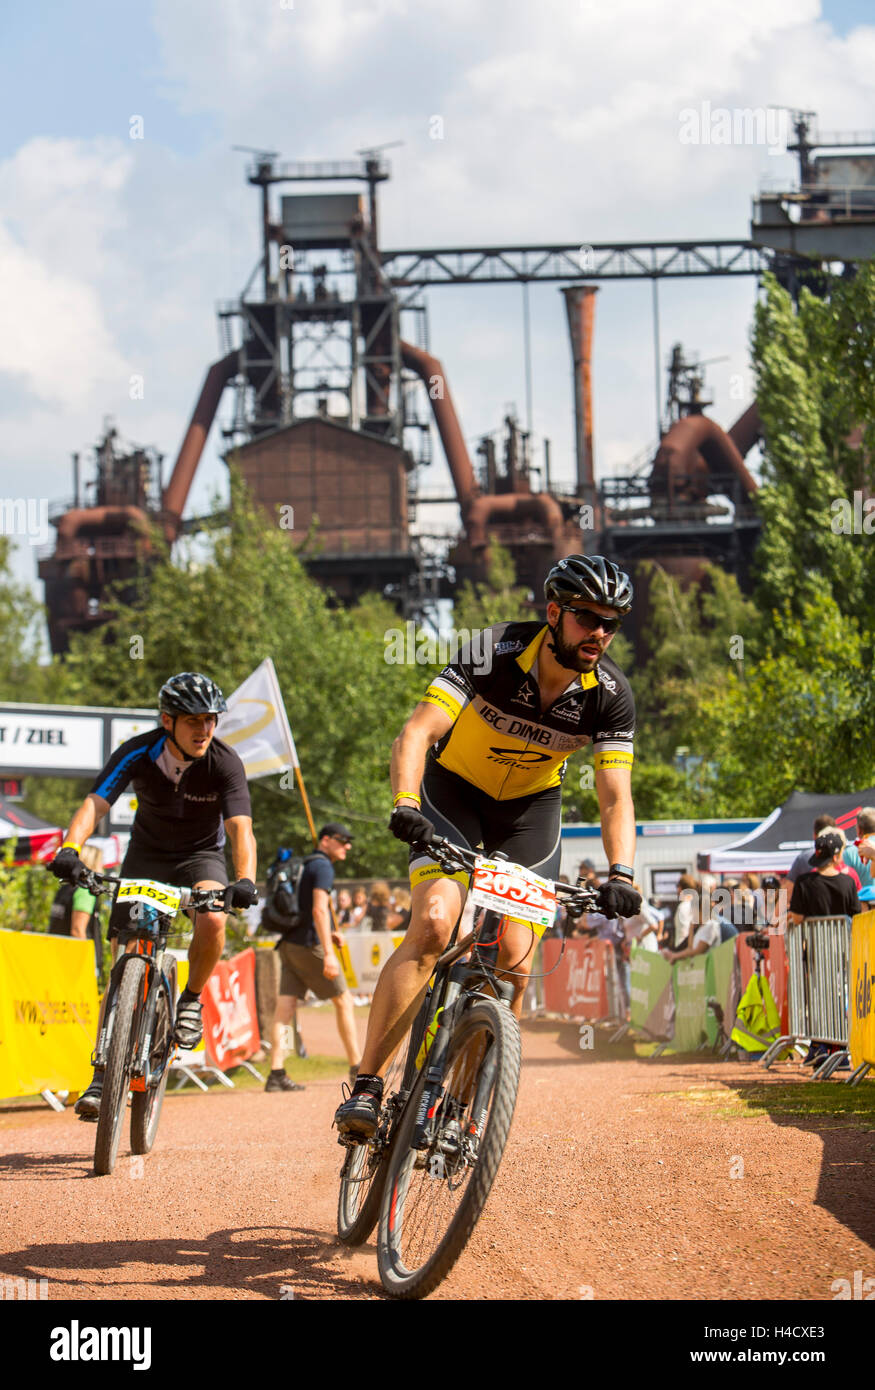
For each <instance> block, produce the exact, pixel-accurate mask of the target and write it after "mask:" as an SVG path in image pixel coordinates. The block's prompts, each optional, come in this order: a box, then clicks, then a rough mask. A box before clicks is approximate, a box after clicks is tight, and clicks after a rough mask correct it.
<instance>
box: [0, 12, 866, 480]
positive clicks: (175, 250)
mask: <svg viewBox="0 0 875 1390" xmlns="http://www.w3.org/2000/svg"><path fill="white" fill-rule="evenodd" d="M152 22H153V24H154V26H155V29H156V31H157V34H158V38H159V42H160V45H161V52H162V58H163V71H162V72H161V73H160V75H159V76H158V77H157V78H156V79H155V83H156V87H157V89H158V90H159V91H160V92H161V93H164V94H169V95H170V96H171V97H172V100H173V102H174V103H175V107H176V113H177V119H178V120H179V122H180V123H182V122H183V121H184V120H185V119H186V117H187V116H188V115H189V114H190V113H193V112H197V113H204V112H205V113H208V114H209V116H210V117H211V119H212V122H213V126H214V129H215V130H216V132H217V135H216V142H217V143H216V144H215V145H214V146H213V147H211V148H207V149H205V150H204V151H202V152H201V154H200V155H199V156H197V157H190V158H183V157H180V156H177V155H175V154H174V153H173V152H172V151H171V150H170V149H168V148H165V147H162V146H159V145H157V144H156V143H155V142H153V141H152V140H151V139H150V138H148V136H149V132H150V131H151V130H152V129H154V124H153V122H152V121H151V119H150V118H149V117H148V116H147V119H146V133H147V139H146V140H144V141H141V142H137V141H131V142H128V141H118V140H108V139H104V140H100V139H97V140H92V141H71V140H63V139H55V138H50V137H41V138H40V139H35V140H31V141H29V142H28V144H27V145H26V146H24V147H23V149H22V150H20V151H19V152H18V153H17V155H16V156H15V157H14V159H12V160H10V161H8V162H7V163H6V165H5V166H2V167H0V190H2V191H0V226H2V227H3V228H4V230H3V231H2V239H0V277H5V280H4V284H5V291H4V290H3V289H2V288H0V292H4V293H5V298H4V309H5V310H6V311H7V314H8V313H9V310H10V307H11V310H12V315H13V322H16V323H17V325H18V328H17V334H18V337H19V338H20V339H21V340H22V341H21V344H20V346H18V347H17V348H13V347H12V346H11V344H12V341H13V340H12V338H11V336H7V339H6V344H5V347H4V346H3V345H0V353H4V352H5V357H0V370H5V371H7V372H8V371H16V372H18V373H19V377H17V378H16V380H18V379H20V380H21V381H22V382H23V383H24V384H25V385H26V387H27V389H28V391H30V392H31V393H32V394H33V395H36V396H37V397H39V399H40V400H43V401H45V402H48V403H51V406H52V412H53V413H52V414H51V415H49V414H47V413H46V414H43V415H39V414H38V413H36V414H35V412H34V410H33V406H32V403H31V404H30V405H28V406H23V407H22V410H21V411H20V412H19V413H18V415H15V413H14V411H13V416H12V418H10V414H9V411H10V403H9V393H8V392H6V391H4V392H2V395H3V408H4V424H5V425H6V424H8V430H7V432H6V443H7V446H9V445H10V444H11V446H12V447H13V448H15V449H16V450H17V451H18V454H17V455H16V456H17V457H20V458H21V459H25V460H31V461H32V462H33V466H34V468H35V469H42V470H43V476H49V473H50V469H51V467H54V468H55V470H56V471H57V468H58V461H59V460H60V459H63V458H65V457H66V456H67V454H68V453H69V451H70V449H73V448H77V447H82V445H83V443H84V441H85V440H87V439H91V438H93V437H94V436H95V434H96V432H97V429H98V427H99V422H100V418H101V416H102V415H103V414H104V413H105V412H107V411H111V412H113V413H115V414H116V416H117V418H118V423H119V428H120V429H121V430H122V432H123V433H124V434H126V435H127V436H129V437H134V438H136V439H137V440H139V441H140V442H143V443H155V444H156V445H158V446H159V447H160V448H161V449H162V450H164V451H165V452H166V453H167V454H168V455H169V456H170V459H171V460H172V457H173V456H174V454H175V451H176V448H177V447H178V444H179V442H180V440H181V438H182V435H183V433H184V430H185V426H186V424H187V420H188V416H189V413H190V410H191V407H192V405H193V402H194V400H195V397H196V395H197V392H198V391H199V389H200V382H201V380H202V378H203V374H204V371H205V370H206V368H207V366H208V365H209V363H210V362H211V361H212V360H214V358H215V357H216V356H217V355H218V347H217V334H216V325H215V318H214V305H215V302H216V301H217V300H219V299H224V298H232V297H234V295H236V294H237V293H238V292H239V290H240V289H241V288H242V285H243V282H244V280H245V278H246V276H247V275H248V274H249V271H250V270H251V268H252V265H253V263H254V261H255V259H256V256H257V241H258V200H257V193H256V191H255V190H253V189H251V188H249V187H248V186H247V185H246V183H245V181H244V179H243V165H244V160H243V158H242V156H240V155H236V154H231V152H230V149H229V147H230V146H231V145H232V144H234V143H238V142H239V143H242V144H250V145H255V146H260V145H267V147H268V148H273V149H276V150H279V151H280V152H281V153H282V154H283V155H284V156H285V157H287V158H312V157H323V158H338V157H347V158H348V157H350V156H352V154H353V152H354V151H355V150H357V149H359V148H361V147H363V146H365V145H368V144H371V143H380V142H382V141H391V140H396V139H401V140H404V141H405V144H404V146H403V148H401V149H399V150H392V151H389V158H390V160H391V161H392V164H393V169H394V177H393V179H392V181H391V182H389V183H388V184H384V185H383V186H382V188H381V217H382V232H381V239H382V242H383V245H384V246H386V247H390V246H403V245H407V246H417V245H418V246H423V245H425V246H429V245H430V246H440V245H442V244H443V245H454V244H455V245H472V244H473V245H477V244H492V245H500V244H513V243H533V244H544V243H555V242H567V243H571V244H576V245H579V244H582V243H585V242H596V241H600V240H608V239H623V240H647V239H651V238H652V239H654V240H657V239H664V240H671V239H674V238H683V239H690V240H695V239H697V238H707V237H733V236H737V237H743V236H745V235H746V234H747V230H748V217H749V211H750V197H751V195H752V194H753V193H754V192H755V191H756V188H757V185H758V182H759V180H760V178H761V177H762V176H764V175H769V176H775V175H781V176H785V177H787V178H790V177H791V176H792V174H793V173H794V170H795V161H794V160H793V159H792V158H791V157H784V158H782V159H774V158H770V157H769V156H768V154H767V152H766V150H765V149H764V148H763V147H756V146H736V147H722V148H720V147H714V146H711V147H704V146H698V147H697V146H688V145H683V144H681V142H680V140H679V138H678V133H679V113H680V112H681V111H682V110H683V108H685V107H690V106H693V107H695V106H698V105H699V104H700V103H701V102H703V101H710V102H711V104H712V106H727V107H732V106H739V107H758V106H765V105H767V104H768V103H769V102H780V101H790V102H794V101H795V102H799V101H802V102H804V104H805V105H807V106H810V107H812V108H814V109H817V110H818V111H819V113H820V118H821V126H822V127H823V128H824V129H827V128H829V129H839V128H843V127H845V128H847V127H854V126H856V127H859V128H862V127H868V126H869V125H871V124H873V122H872V113H871V72H872V70H873V66H875V29H872V28H869V29H865V28H860V29H857V30H855V31H854V32H853V33H851V34H850V35H849V36H847V37H846V38H839V37H837V36H836V35H835V34H833V33H832V31H831V30H830V28H829V26H828V25H827V24H825V23H824V22H823V21H822V20H821V19H820V6H819V4H818V3H817V0H712V3H709V4H708V5H707V6H705V7H701V8H700V9H695V8H692V9H691V8H689V7H687V9H685V10H683V11H681V10H677V9H669V7H668V5H667V4H663V3H656V4H655V3H653V0H617V3H614V4H612V5H611V6H605V5H604V4H603V3H602V2H601V0H580V3H579V4H578V3H576V0H540V2H539V3H538V4H537V5H536V4H533V3H530V0H509V3H508V4H506V5H500V6H497V5H496V4H495V3H494V0H442V3H441V4H440V5H427V6H422V5H417V4H414V3H413V0H295V4H294V8H288V7H286V6H284V5H283V4H281V3H280V0H271V3H269V4H268V5H252V4H248V3H240V0H188V2H187V3H186V4H185V5H179V4H178V3H176V0H156V3H155V4H154V6H153V21H152ZM138 109H140V106H138ZM435 115H439V116H441V118H442V120H443V123H444V130H443V136H444V138H443V139H430V138H429V122H430V119H431V118H432V117H433V116H435ZM112 119H113V121H114V119H115V117H114V115H113V117H112ZM110 124H111V122H110V113H108V115H107V122H106V125H107V128H110ZM170 129H171V131H172V125H171V127H170ZM169 138H172V135H171V137H169ZM754 290H755V286H754V282H753V280H744V281H734V282H728V281H715V282H708V281H696V282H692V281H686V282H683V281H677V282H671V283H668V282H663V283H662V284H661V285H660V290H659V296H660V305H661V312H662V354H663V357H665V356H666V355H667V353H668V351H669V349H670V346H671V343H672V342H674V341H678V340H681V341H683V343H684V345H685V348H686V349H687V350H688V352H690V353H694V352H697V351H698V352H699V353H701V355H702V357H710V356H722V355H723V354H728V355H729V357H730V362H729V363H726V364H718V365H715V366H714V367H713V368H712V369H711V372H710V374H709V381H711V382H712V383H713V386H714V388H715V394H716V403H715V406H714V409H713V411H712V413H713V414H714V416H715V418H717V419H719V420H720V421H721V423H725V424H728V423H730V422H731V421H732V420H733V419H734V418H735V417H736V416H737V415H738V414H740V411H741V408H742V405H743V404H744V403H746V402H742V403H739V402H738V401H737V400H734V399H732V398H730V396H729V377H730V374H734V375H738V373H739V371H742V372H743V371H744V369H745V368H746V357H747V333H748V328H749V320H750V309H751V305H752V302H753V297H754ZM650 300H651V296H650V284H649V282H646V281H645V282H641V283H638V284H633V285H628V284H627V285H619V284H603V286H602V292H601V294H600V295H599V301H598V311H597V322H596V332H595V341H594V354H595V355H594V380H595V387H596V400H595V422H596V457H597V464H598V466H599V467H600V469H601V471H604V470H605V468H606V467H612V466H615V465H616V464H618V463H619V462H621V461H622V459H623V458H625V457H628V456H629V455H630V454H634V453H636V452H637V451H638V448H640V447H642V446H643V445H644V444H646V442H647V441H648V440H649V439H651V438H652V436H653V433H654V428H655V423H654V415H655V404H654V381H653V376H654V371H653V346H652V327H651V320H650ZM429 303H430V321H431V344H432V349H433V351H434V352H435V353H436V354H437V355H438V356H439V357H441V358H442V359H443V361H444V363H445V365H446V368H447V372H448V375H449V379H450V382H451V385H452V389H453V393H454V396H455V397H456V400H457V404H458V407H459V410H460V414H461V417H462V425H463V430H464V432H465V434H466V435H467V436H468V437H469V438H470V437H473V436H475V435H476V434H477V433H479V432H480V431H485V430H490V429H495V428H497V427H498V426H499V424H500V422H501V417H502V414H503V411H504V408H505V406H506V404H507V403H508V402H509V401H511V400H515V401H516V403H517V407H518V410H519V411H520V413H521V414H522V413H523V410H524V405H525V393H524V373H523V344H522V329H521V299H520V290H519V288H518V287H515V288H499V287H495V288H490V289H480V290H474V289H461V288H453V289H446V290H436V291H433V292H430V296H429ZM531 311H532V333H533V374H534V419H535V429H536V431H537V433H538V434H539V435H540V436H544V435H547V436H549V437H550V438H551V440H552V441H553V468H554V474H555V476H556V477H570V476H572V474H573V431H572V418H571V411H572V401H571V368H570V360H569V352H568V345H567V328H566V325H565V318H564V311H563V308H562V304H561V298H560V295H559V293H558V286H557V285H542V286H533V287H532V290H531ZM13 359H14V360H13ZM131 371H140V372H142V373H143V374H144V376H145V380H146V396H145V400H144V401H142V402H131V401H130V399H129V397H128V392H127V377H128V374H129V373H130V372H131ZM59 381H60V386H59V384H58V383H59ZM636 441H637V442H636ZM216 452H217V450H216V446H215V444H213V445H212V446H211V448H210V449H209V450H208V453H207V455H206V456H205V459H204V463H203V464H202V466H201V469H200V472H199V478H198V483H197V486H196V489H195V495H194V502H195V504H196V505H199V506H203V505H205V501H206V494H207V491H208V488H209V486H210V485H211V484H215V483H220V482H221V481H222V479H223V472H222V468H221V465H220V464H218V463H217V462H216ZM436 458H440V447H439V445H437V446H436ZM52 461H53V462H52ZM439 471H440V469H439V468H438V467H437V466H436V468H435V470H434V472H435V475H437V473H438V472H439ZM46 486H48V484H46ZM422 487H423V490H429V491H437V490H443V483H442V481H441V479H440V478H439V477H438V476H434V477H432V478H430V479H428V480H423V483H422ZM61 490H66V488H63V489H61V488H59V487H58V486H55V487H54V488H53V489H51V491H53V492H58V491H61Z"/></svg>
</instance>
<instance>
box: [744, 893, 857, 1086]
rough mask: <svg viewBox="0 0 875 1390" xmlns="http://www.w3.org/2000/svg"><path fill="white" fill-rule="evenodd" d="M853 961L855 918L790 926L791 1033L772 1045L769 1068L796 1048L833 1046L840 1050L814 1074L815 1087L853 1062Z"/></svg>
mask: <svg viewBox="0 0 875 1390" xmlns="http://www.w3.org/2000/svg"><path fill="white" fill-rule="evenodd" d="M850 961H851V919H850V917H806V918H805V919H804V921H802V922H796V923H794V924H792V925H791V924H790V923H788V924H787V964H788V967H789V979H788V1002H789V1028H790V1031H789V1033H787V1034H786V1035H785V1036H784V1037H782V1038H777V1039H776V1040H775V1042H773V1043H772V1045H771V1047H770V1048H769V1049H768V1051H767V1052H766V1054H765V1055H764V1057H763V1058H762V1065H763V1066H764V1067H769V1066H771V1064H772V1062H773V1061H774V1060H775V1058H776V1057H777V1056H778V1055H779V1054H780V1053H781V1052H783V1051H785V1050H786V1048H787V1046H788V1044H789V1045H790V1046H793V1045H795V1044H796V1043H797V1042H807V1043H811V1044H813V1043H829V1044H831V1045H832V1046H836V1047H838V1048H839V1049H840V1051H838V1052H833V1053H831V1054H830V1055H829V1056H828V1057H827V1058H826V1060H825V1061H824V1062H822V1063H821V1064H820V1066H819V1067H817V1068H816V1069H815V1071H814V1072H813V1078H814V1080H816V1081H821V1080H824V1079H825V1078H826V1077H828V1076H830V1075H831V1074H832V1073H833V1072H834V1071H835V1069H836V1067H837V1066H839V1065H840V1064H841V1062H842V1061H843V1059H845V1058H847V1057H848V1055H849V1053H848V1004H849V999H850V983H849V982H850V973H851V971H850Z"/></svg>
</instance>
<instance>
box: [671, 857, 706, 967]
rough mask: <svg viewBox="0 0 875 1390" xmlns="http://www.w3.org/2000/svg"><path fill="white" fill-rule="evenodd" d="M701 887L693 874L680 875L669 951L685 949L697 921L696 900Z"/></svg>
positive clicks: (697, 909)
mask: <svg viewBox="0 0 875 1390" xmlns="http://www.w3.org/2000/svg"><path fill="white" fill-rule="evenodd" d="M700 889H701V885H700V883H699V880H698V878H697V877H696V875H695V874H681V876H680V878H679V879H678V895H679V901H678V905H677V908H676V909H675V914H674V935H673V940H672V945H671V949H672V950H674V951H679V950H682V949H683V948H685V947H686V946H687V945H688V943H689V941H690V938H691V936H692V932H693V928H694V926H695V924H696V923H697V922H698V920H699V908H698V900H699V894H700Z"/></svg>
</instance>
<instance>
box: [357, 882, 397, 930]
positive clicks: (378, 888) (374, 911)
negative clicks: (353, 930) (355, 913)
mask: <svg viewBox="0 0 875 1390" xmlns="http://www.w3.org/2000/svg"><path fill="white" fill-rule="evenodd" d="M391 901H392V894H391V893H390V891H389V885H388V883H385V882H384V881H383V880H382V879H378V880H377V882H376V883H374V884H372V885H371V891H370V895H369V897H368V910H367V914H366V916H365V919H364V921H363V922H362V926H363V928H364V930H365V931H388V930H389V911H390V904H391Z"/></svg>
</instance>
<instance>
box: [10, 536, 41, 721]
mask: <svg viewBox="0 0 875 1390" xmlns="http://www.w3.org/2000/svg"><path fill="white" fill-rule="evenodd" d="M42 616H43V610H42V605H41V604H40V603H38V601H37V600H36V598H34V596H33V593H32V592H31V590H30V589H29V588H28V587H27V586H26V585H25V584H21V583H19V581H18V580H16V579H15V577H14V575H13V573H12V541H11V540H10V538H9V537H8V536H3V535H0V699H2V700H12V701H18V702H19V703H27V702H29V701H31V700H39V699H40V696H41V692H42V689H43V672H42V670H41V668H40V665H39V661H40V657H41V655H42V633H41V623H42Z"/></svg>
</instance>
